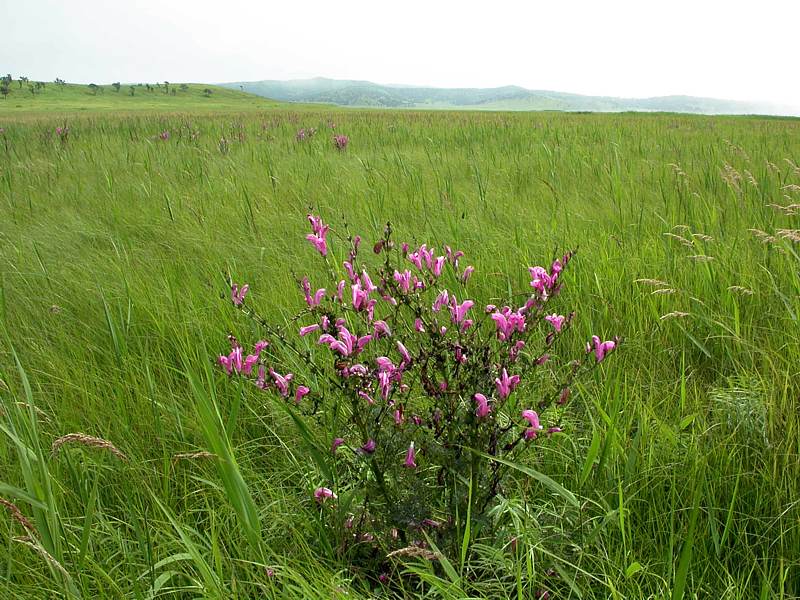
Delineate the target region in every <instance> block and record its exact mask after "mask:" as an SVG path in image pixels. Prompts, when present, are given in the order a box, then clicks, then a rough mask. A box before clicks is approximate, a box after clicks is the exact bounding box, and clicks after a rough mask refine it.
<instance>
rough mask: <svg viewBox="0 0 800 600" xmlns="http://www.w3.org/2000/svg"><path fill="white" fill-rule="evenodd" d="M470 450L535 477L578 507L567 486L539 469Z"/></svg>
mask: <svg viewBox="0 0 800 600" xmlns="http://www.w3.org/2000/svg"><path fill="white" fill-rule="evenodd" d="M470 451H472V452H474V453H475V454H477V455H479V456H482V457H483V458H486V459H488V460H492V461H494V462H498V463H500V464H501V465H506V466H507V467H511V468H512V469H515V470H516V471H519V472H520V473H524V474H525V475H527V476H529V477H532V478H533V479H535V480H536V481H538V482H539V483H541V484H543V485H544V486H545V487H547V488H550V490H551V491H553V492H555V493H556V494H558V495H559V496H561V497H562V498H564V500H566V501H567V502H569V503H570V504H571V505H572V506H574V507H575V508H578V507H580V502H578V499H577V498H576V497H575V494H573V493H572V492H570V491H569V490H568V489H567V488H565V487H564V486H563V485H561V484H560V483H556V482H555V481H553V480H552V479H550V478H549V477H548V476H547V475H545V474H544V473H540V472H539V471H537V470H535V469H532V468H530V467H528V466H525V465H520V464H518V463H514V462H511V461H510V460H506V459H504V458H500V457H499V456H491V455H489V454H486V453H484V452H478V451H477V450H473V449H471V448H470Z"/></svg>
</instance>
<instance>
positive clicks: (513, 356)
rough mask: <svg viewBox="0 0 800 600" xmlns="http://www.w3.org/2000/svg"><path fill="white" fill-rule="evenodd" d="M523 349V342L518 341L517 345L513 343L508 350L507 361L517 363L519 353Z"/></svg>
mask: <svg viewBox="0 0 800 600" xmlns="http://www.w3.org/2000/svg"><path fill="white" fill-rule="evenodd" d="M524 347H525V342H524V341H523V340H518V341H517V343H515V344H514V345H513V346H512V347H511V349H509V351H508V360H510V361H511V362H517V359H518V358H519V353H520V352H521V351H522V349H523V348H524Z"/></svg>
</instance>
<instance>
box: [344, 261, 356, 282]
mask: <svg viewBox="0 0 800 600" xmlns="http://www.w3.org/2000/svg"><path fill="white" fill-rule="evenodd" d="M342 264H343V265H344V269H345V271H347V276H348V277H349V278H350V281H351V282H353V283H355V282H356V281H357V280H358V279H357V278H356V274H355V272H354V271H353V264H352V263H351V262H349V261H344V263H342Z"/></svg>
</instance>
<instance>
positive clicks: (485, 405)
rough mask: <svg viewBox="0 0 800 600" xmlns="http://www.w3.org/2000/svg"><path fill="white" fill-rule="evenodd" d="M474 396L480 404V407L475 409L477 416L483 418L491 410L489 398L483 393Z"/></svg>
mask: <svg viewBox="0 0 800 600" xmlns="http://www.w3.org/2000/svg"><path fill="white" fill-rule="evenodd" d="M472 398H473V400H475V402H477V404H478V408H476V409H475V416H476V417H478V418H479V419H483V418H484V417H486V416H487V415H488V414H489V413H490V412H491V408H490V407H489V400H487V398H486V396H484V395H483V394H475V395H474V396H472Z"/></svg>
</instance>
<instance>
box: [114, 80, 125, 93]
mask: <svg viewBox="0 0 800 600" xmlns="http://www.w3.org/2000/svg"><path fill="white" fill-rule="evenodd" d="M111 87H113V88H114V91H115V92H118V91H119V88H121V87H122V84H121V83H120V82H119V81H115V82H114V83H112V84H111Z"/></svg>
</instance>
